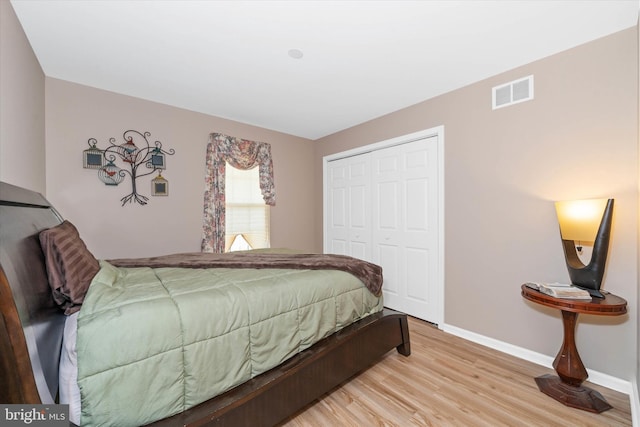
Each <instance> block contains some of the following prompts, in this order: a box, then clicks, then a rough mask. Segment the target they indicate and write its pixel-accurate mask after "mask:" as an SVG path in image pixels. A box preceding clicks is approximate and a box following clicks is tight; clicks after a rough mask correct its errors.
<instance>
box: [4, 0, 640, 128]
mask: <svg viewBox="0 0 640 427" xmlns="http://www.w3.org/2000/svg"><path fill="white" fill-rule="evenodd" d="M11 2H12V4H13V7H14V9H15V11H16V14H17V15H18V18H19V20H20V22H21V23H22V25H23V27H24V30H25V32H26V34H27V37H28V39H29V41H30V43H31V45H32V47H33V50H34V52H35V54H36V56H37V57H38V60H39V61H40V64H41V66H42V69H43V71H44V73H45V75H47V76H49V77H53V78H58V79H62V80H68V81H71V82H75V83H79V84H83V85H88V86H93V87H96V88H100V89H105V90H109V91H113V92H117V93H122V94H127V95H131V96H135V97H139V98H143V99H147V100H151V101H156V102H160V103H164V104H169V105H174V106H177V107H181V108H185V109H188V110H193V111H197V112H202V113H206V114H210V115H214V116H218V117H224V118H228V119H232V120H236V121H239V122H243V123H248V124H252V125H256V126H260V127H264V128H267V129H273V130H277V131H280V132H285V133H288V134H292V135H297V136H301V137H305V138H309V139H312V140H315V139H317V138H320V137H323V136H326V135H329V134H332V133H334V132H337V131H340V130H342V129H345V128H349V127H351V126H354V125H357V124H359V123H362V122H365V121H367V120H371V119H373V118H376V117H379V116H382V115H384V114H387V113H390V112H393V111H396V110H399V109H401V108H404V107H407V106H410V105H413V104H416V103H418V102H421V101H424V100H426V99H429V98H432V97H434V96H437V95H439V94H442V93H446V92H449V91H451V90H453V89H456V88H459V87H462V86H465V85H467V84H470V83H473V82H476V81H479V80H482V79H484V78H487V77H490V76H492V75H495V74H498V73H501V72H503V71H507V70H509V69H512V68H515V67H517V66H520V65H524V64H526V63H529V62H532V61H534V60H536V59H540V58H542V57H545V56H548V55H551V54H554V53H557V52H560V51H563V50H566V49H569V48H571V47H574V46H577V45H579V44H582V43H585V42H588V41H590V40H593V39H596V38H599V37H602V36H605V35H608V34H611V33H614V32H616V31H619V30H623V29H626V28H629V27H632V26H634V25H636V24H637V20H638V4H639V3H638V0H622V1H619V0H610V1H595V0H586V1H582V0H572V1H560V0H558V1H555V0H537V1H525V0H520V1H513V0H512V1H506V0H499V1H188V0H184V1H169V0H159V1H141V0H128V1H116V0H107V1H100V0H71V1H61V0H53V1H52V0H12V1H11ZM290 49H299V50H301V51H302V52H303V54H304V56H303V57H302V58H301V59H293V58H291V57H290V56H288V54H287V52H288V51H289V50H290ZM487 99H488V101H487V102H490V94H487Z"/></svg>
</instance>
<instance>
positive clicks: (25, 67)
mask: <svg viewBox="0 0 640 427" xmlns="http://www.w3.org/2000/svg"><path fill="white" fill-rule="evenodd" d="M44 146H45V139H44V73H43V72H42V69H41V68H40V64H39V63H38V60H37V59H36V57H35V55H34V54H33V51H32V50H31V45H30V44H29V41H28V40H27V37H26V36H25V34H24V31H23V30H22V27H21V26H20V23H19V22H18V18H17V17H16V15H15V12H14V11H13V7H11V4H10V3H9V1H6V0H1V1H0V181H4V182H8V183H11V184H14V185H18V186H21V187H26V188H29V189H31V190H34V191H37V192H39V193H42V194H45V187H46V185H45V157H44Z"/></svg>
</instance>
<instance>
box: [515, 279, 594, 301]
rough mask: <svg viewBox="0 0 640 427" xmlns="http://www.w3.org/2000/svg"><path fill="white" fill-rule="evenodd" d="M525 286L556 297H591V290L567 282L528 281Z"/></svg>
mask: <svg viewBox="0 0 640 427" xmlns="http://www.w3.org/2000/svg"><path fill="white" fill-rule="evenodd" d="M525 286H527V287H529V288H531V289H535V290H536V291H539V292H542V293H543V294H546V295H549V296H552V297H554V298H564V299H591V295H590V294H589V292H587V291H585V290H584V289H580V288H578V287H575V286H573V285H569V284H565V283H540V282H527V283H525Z"/></svg>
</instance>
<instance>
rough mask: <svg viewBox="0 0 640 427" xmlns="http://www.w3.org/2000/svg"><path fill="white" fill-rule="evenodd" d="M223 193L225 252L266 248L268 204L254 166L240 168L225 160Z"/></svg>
mask: <svg viewBox="0 0 640 427" xmlns="http://www.w3.org/2000/svg"><path fill="white" fill-rule="evenodd" d="M225 197H226V205H225V209H226V215H225V217H226V232H225V252H229V251H233V250H244V249H258V248H268V247H269V246H270V242H269V206H267V204H265V202H264V199H263V197H262V193H261V191H260V177H259V175H258V167H257V166H256V167H254V168H253V169H248V170H241V169H236V168H234V167H233V166H231V165H230V164H229V163H227V165H226V172H225Z"/></svg>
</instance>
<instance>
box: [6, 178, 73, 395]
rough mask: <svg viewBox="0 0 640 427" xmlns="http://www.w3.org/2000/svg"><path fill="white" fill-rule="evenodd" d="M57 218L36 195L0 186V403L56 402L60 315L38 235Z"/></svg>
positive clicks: (58, 217)
mask: <svg viewBox="0 0 640 427" xmlns="http://www.w3.org/2000/svg"><path fill="white" fill-rule="evenodd" d="M61 222H62V218H61V217H60V215H59V214H58V213H57V212H56V211H55V209H54V208H53V207H52V206H51V205H50V204H49V202H47V200H46V199H45V198H44V197H42V195H40V194H39V193H36V192H33V191H29V190H25V189H23V188H20V187H16V186H14V185H11V184H6V183H4V182H0V312H1V313H2V317H1V319H0V382H1V384H0V402H3V403H33V404H36V403H44V404H47V403H55V400H56V396H57V390H58V365H59V362H60V350H61V346H62V333H63V330H64V321H65V316H64V314H63V312H62V310H60V309H59V308H58V307H57V306H56V305H55V303H54V301H53V297H52V296H51V289H50V288H49V284H48V281H47V272H46V267H45V262H44V255H43V253H42V249H41V248H40V241H39V238H38V234H39V232H40V231H41V230H45V229H47V228H50V227H53V226H55V225H58V224H60V223H61Z"/></svg>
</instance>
